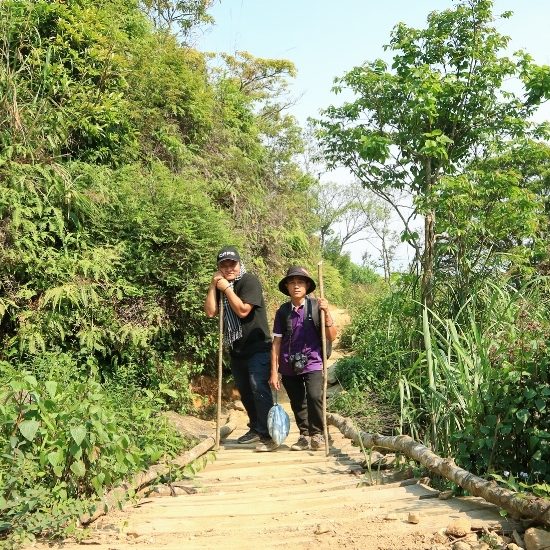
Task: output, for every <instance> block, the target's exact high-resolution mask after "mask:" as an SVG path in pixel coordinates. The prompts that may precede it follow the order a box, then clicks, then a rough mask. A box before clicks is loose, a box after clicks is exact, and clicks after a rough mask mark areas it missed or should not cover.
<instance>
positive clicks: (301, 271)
mask: <svg viewBox="0 0 550 550" xmlns="http://www.w3.org/2000/svg"><path fill="white" fill-rule="evenodd" d="M290 277H303V278H304V279H306V281H307V282H308V289H307V294H310V293H311V292H313V291H314V290H315V288H316V287H317V285H316V284H315V281H314V280H313V279H312V278H311V276H310V274H309V273H308V272H307V271H306V269H305V268H303V267H301V266H299V265H293V266H291V267H289V268H288V271H287V272H286V275H285V277H284V278H283V279H281V281H280V282H279V290H280V291H281V292H282V293H283V294H286V295H287V296H290V294H289V292H288V288H287V287H286V282H287V280H288V279H290Z"/></svg>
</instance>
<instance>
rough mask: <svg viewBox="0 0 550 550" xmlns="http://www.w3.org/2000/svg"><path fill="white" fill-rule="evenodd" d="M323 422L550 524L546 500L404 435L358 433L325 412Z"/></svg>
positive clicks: (517, 513) (348, 423)
mask: <svg viewBox="0 0 550 550" xmlns="http://www.w3.org/2000/svg"><path fill="white" fill-rule="evenodd" d="M327 422H328V423H329V424H331V425H332V426H336V427H337V428H338V429H339V430H340V431H341V432H342V434H343V435H344V436H345V437H348V438H349V439H351V440H353V441H354V442H355V443H359V442H361V443H362V444H363V445H364V446H365V447H367V448H373V447H380V448H384V449H391V450H392V451H396V452H399V453H402V454H404V455H405V456H408V457H409V458H412V459H413V460H416V461H417V462H420V464H422V465H423V466H425V467H426V468H428V470H430V471H431V472H434V473H436V474H438V475H440V476H443V477H444V478H446V479H448V480H450V481H452V482H454V483H456V484H457V485H460V487H462V488H463V489H466V490H467V491H468V492H469V493H470V494H471V495H473V496H480V497H482V498H484V499H485V500H486V501H487V502H490V503H492V504H496V505H497V506H499V507H500V508H503V509H504V510H506V511H507V512H510V513H511V514H512V515H514V516H517V517H525V518H530V519H534V520H536V521H537V522H541V523H543V524H544V525H546V526H547V527H548V526H550V499H545V498H539V497H528V496H525V495H523V494H518V493H514V492H512V491H509V490H508V489H504V488H502V487H499V486H498V485H497V484H496V483H495V482H494V481H487V480H485V479H482V478H480V477H477V476H475V475H474V474H471V473H470V472H468V471H466V470H463V469H462V468H459V467H458V466H457V465H456V464H455V463H454V460H453V459H452V458H441V457H440V456H438V455H436V454H435V453H433V452H432V451H430V449H428V448H427V447H425V446H424V445H422V444H421V443H418V442H417V441H415V440H414V439H412V438H411V437H409V436H408V435H399V436H384V435H380V434H369V433H365V432H360V431H359V430H357V429H356V428H355V426H354V425H353V423H352V421H351V420H349V419H347V418H344V417H343V416H340V415H338V414H333V413H329V414H327Z"/></svg>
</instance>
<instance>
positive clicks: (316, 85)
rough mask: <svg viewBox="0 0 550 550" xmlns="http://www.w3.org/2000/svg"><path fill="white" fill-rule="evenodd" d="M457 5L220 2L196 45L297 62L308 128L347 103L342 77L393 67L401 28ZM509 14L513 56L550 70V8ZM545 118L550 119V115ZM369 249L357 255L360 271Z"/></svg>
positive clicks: (382, 0) (358, 0)
mask: <svg viewBox="0 0 550 550" xmlns="http://www.w3.org/2000/svg"><path fill="white" fill-rule="evenodd" d="M453 4H454V2H452V0H376V1H375V0H339V1H338V2H336V1H335V0H269V1H268V0H215V4H214V5H213V7H212V8H211V9H210V10H209V13H210V14H211V15H212V16H213V17H214V19H215V24H214V25H212V26H210V27H208V28H206V29H204V30H203V31H202V33H201V34H200V35H197V36H196V37H195V46H196V47H197V48H198V49H200V50H202V51H212V52H226V53H230V54H232V53H235V52H236V51H239V50H245V51H248V52H249V53H251V54H252V55H254V56H256V57H263V58H275V59H288V60H290V61H292V62H293V63H294V64H295V65H296V69H297V72H298V75H297V77H296V79H295V80H294V81H293V83H292V87H291V93H292V95H293V96H294V98H295V104H294V105H293V106H292V107H290V109H289V111H290V112H291V113H292V114H293V115H294V116H295V117H296V118H297V120H298V122H299V123H300V124H301V125H302V126H304V125H305V124H306V121H307V119H308V117H316V116H318V115H319V110H320V109H323V108H326V107H328V106H329V105H331V104H335V105H338V104H340V103H341V102H342V98H341V96H337V95H335V94H334V93H332V92H331V87H332V84H333V80H334V78H335V77H339V76H342V75H343V74H345V73H346V72H347V71H349V70H350V69H352V68H353V67H354V66H356V65H360V64H361V63H363V62H364V61H372V60H374V59H376V58H383V59H386V60H389V57H388V53H387V52H385V51H384V49H383V46H384V44H387V43H388V42H389V37H390V32H391V30H392V28H393V27H394V25H395V24H397V23H398V22H401V21H403V22H405V23H406V24H407V25H409V26H412V27H415V28H425V26H426V17H427V15H428V14H429V13H430V12H431V11H434V10H443V9H446V8H449V7H451V6H452V5H453ZM508 10H510V11H513V12H514V15H513V16H512V17H511V18H510V19H503V20H499V21H497V22H496V26H497V28H498V30H499V31H500V32H501V33H503V34H505V35H508V36H510V37H511V42H510V46H509V53H512V52H514V51H516V50H519V49H523V50H525V51H527V52H528V53H530V54H531V55H532V56H533V58H534V59H535V61H536V62H537V63H539V64H544V65H550V39H549V38H548V36H549V34H548V31H547V27H548V22H549V21H550V1H548V0H495V1H494V14H495V15H498V14H500V13H502V12H505V11H508ZM543 113H544V114H543V116H544V118H550V109H548V108H545V109H544V111H543ZM547 115H548V116H547ZM328 178H329V179H332V180H335V181H341V182H342V183H343V182H344V181H343V180H345V179H346V178H347V174H345V173H343V172H341V171H340V172H337V173H335V174H333V175H332V177H331V175H330V174H329V175H328ZM348 181H351V176H350V177H349V179H348ZM364 246H365V245H364V244H363V245H357V246H355V247H352V249H350V252H351V256H352V259H353V260H354V261H356V262H357V263H360V261H361V255H362V253H363V251H364ZM400 254H401V258H400V261H401V262H402V263H406V261H407V259H408V253H407V252H406V251H404V250H401V252H400ZM398 256H399V254H398Z"/></svg>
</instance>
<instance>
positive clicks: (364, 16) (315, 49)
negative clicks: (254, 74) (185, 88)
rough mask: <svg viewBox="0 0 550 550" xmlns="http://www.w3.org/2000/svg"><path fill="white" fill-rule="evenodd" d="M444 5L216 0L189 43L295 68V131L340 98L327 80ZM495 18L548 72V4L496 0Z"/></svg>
mask: <svg viewBox="0 0 550 550" xmlns="http://www.w3.org/2000/svg"><path fill="white" fill-rule="evenodd" d="M452 5H453V2H452V1H450V0H376V1H374V0H339V1H338V2H336V1H334V0H330V1H329V0H270V1H267V0H216V3H215V4H214V6H213V8H212V9H211V10H210V13H211V14H212V15H213V17H214V19H215V20H216V24H215V25H214V26H213V27H210V28H208V29H206V30H205V31H204V33H203V34H202V35H201V36H198V37H197V38H196V46H197V47H198V49H200V50H207V51H213V52H227V53H234V52H235V51H237V50H246V51H248V52H250V53H251V54H252V55H255V56H257V57H267V58H277V59H279V58H282V59H289V60H290V61H292V62H294V64H295V65H296V68H297V70H298V76H297V78H296V80H295V82H294V84H293V93H294V95H295V96H296V97H297V98H298V101H297V103H296V105H295V106H293V107H292V109H291V111H292V113H293V114H294V115H295V116H296V117H297V118H298V120H299V122H300V123H302V124H303V123H305V121H306V119H307V117H309V116H316V115H317V114H318V111H319V109H321V108H324V107H327V106H328V105H330V104H331V103H338V102H339V98H338V97H337V96H335V95H334V94H332V93H331V91H330V89H331V86H332V81H333V79H334V77H336V76H341V75H343V74H344V73H345V72H346V71H348V70H350V69H351V68H352V67H354V66H355V65H359V64H361V63H362V62H363V61H366V60H372V59H375V58H377V57H384V56H385V55H386V53H385V52H384V50H383V45H384V44H386V43H387V42H388V41H389V36H390V31H391V29H392V27H393V26H394V25H395V24H396V23H397V22H399V21H404V22H405V23H407V24H408V25H410V26H413V27H424V26H425V23H426V16H427V15H428V13H429V12H431V11H433V10H441V9H445V8H448V7H450V6H452ZM494 6H495V9H494V13H495V14H499V13H502V12H503V11H507V10H511V11H513V12H514V16H513V17H512V18H511V19H508V20H501V21H499V22H498V23H497V26H498V28H499V30H500V31H501V32H502V33H504V34H507V35H509V36H510V37H511V38H512V41H511V45H510V49H511V51H515V50H518V49H525V50H526V51H528V52H529V53H530V54H531V55H532V56H533V57H534V58H535V60H536V61H537V62H538V63H541V64H550V47H549V46H550V40H549V39H548V31H547V28H548V24H549V22H550V2H549V1H548V0H523V1H521V0H496V1H495V3H494Z"/></svg>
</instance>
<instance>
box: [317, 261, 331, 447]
mask: <svg viewBox="0 0 550 550" xmlns="http://www.w3.org/2000/svg"><path fill="white" fill-rule="evenodd" d="M317 274H318V278H319V294H320V296H321V298H324V297H325V293H324V290H323V260H321V261H320V262H319V263H318V264H317ZM319 311H320V313H321V349H322V351H323V433H324V436H325V456H328V455H329V445H328V425H327V380H328V373H327V340H326V329H325V312H324V311H323V310H322V309H320V310H319Z"/></svg>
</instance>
